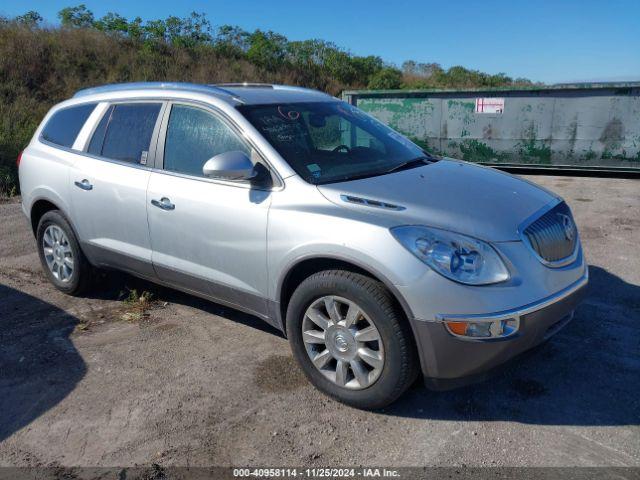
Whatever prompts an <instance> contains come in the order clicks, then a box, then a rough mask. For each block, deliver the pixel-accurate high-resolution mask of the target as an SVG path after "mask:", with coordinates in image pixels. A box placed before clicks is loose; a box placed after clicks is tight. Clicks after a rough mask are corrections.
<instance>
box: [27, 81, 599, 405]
mask: <svg viewBox="0 0 640 480" xmlns="http://www.w3.org/2000/svg"><path fill="white" fill-rule="evenodd" d="M19 170H20V186H21V190H22V203H23V209H24V212H25V214H26V215H27V217H29V219H30V222H31V225H32V227H33V231H34V233H35V235H36V238H37V245H38V251H39V254H40V259H41V261H42V265H43V267H44V270H45V272H46V274H47V275H48V277H49V279H50V280H51V282H52V283H53V284H54V285H55V286H56V287H57V288H58V289H60V290H62V291H63V292H66V293H68V294H72V295H75V294H79V293H80V292H81V291H82V290H83V289H84V288H85V287H86V286H87V284H88V283H89V281H90V279H91V276H92V271H93V269H94V268H110V269H119V270H124V271H126V272H129V273H131V274H133V275H136V276H139V277H142V278H145V279H148V280H151V281H153V282H157V283H160V284H163V285H167V286H170V287H174V288H176V289H179V290H183V291H185V292H188V293H191V294H194V295H198V296H202V297H205V298H208V299H211V300H213V301H215V302H219V303H222V304H225V305H228V306H231V307H233V308H237V309H241V310H243V311H246V312H249V313H251V314H253V315H256V316H258V317H260V318H262V319H264V320H265V321H267V322H269V323H270V324H272V325H273V326H275V327H276V328H277V329H279V330H281V331H282V332H284V333H285V334H286V336H287V337H288V339H289V341H290V343H291V347H292V350H293V354H294V356H295V358H296V359H297V361H298V362H299V364H300V366H301V368H302V370H303V371H304V373H305V374H306V376H307V377H308V378H309V380H310V381H311V382H312V383H313V384H314V385H315V386H316V387H317V388H319V389H320V390H322V391H323V392H325V393H327V394H329V395H331V396H332V397H334V398H337V399H339V400H341V401H343V402H345V403H348V404H351V405H354V406H357V407H361V408H379V407H382V406H384V405H387V404H389V403H390V402H392V401H394V400H395V399H397V398H398V397H399V396H400V395H401V394H402V393H403V392H404V391H405V390H406V389H407V387H408V386H409V385H410V384H411V383H412V382H413V381H414V380H415V379H416V377H417V376H418V375H419V374H420V372H421V374H422V376H423V377H424V379H425V381H426V383H427V385H428V386H430V387H431V388H434V389H446V388H450V387H454V386H457V385H461V384H465V383H468V382H470V381H474V380H477V379H479V378H482V377H483V376H485V375H486V374H487V373H488V372H489V371H490V370H493V369H494V367H497V366H498V365H500V364H502V363H504V362H505V361H506V360H508V359H510V358H511V357H514V356H515V355H517V354H519V353H521V352H523V351H525V350H527V349H530V348H531V347H533V346H535V345H537V344H539V343H541V342H543V341H544V340H545V339H547V338H549V336H551V335H552V334H554V333H555V332H557V331H558V330H559V329H560V328H561V327H562V326H563V325H565V324H566V323H567V322H568V321H569V320H570V319H571V317H572V314H573V311H574V309H575V307H576V305H577V303H578V302H579V301H580V299H581V297H582V295H583V293H584V290H585V289H584V287H585V285H586V284H587V267H586V264H585V261H584V258H583V254H582V249H581V246H580V241H579V238H578V232H577V230H576V227H575V224H574V222H573V218H572V215H571V212H570V210H569V208H568V207H567V205H566V204H565V203H564V202H563V201H562V199H561V198H559V197H558V196H557V195H555V194H553V193H551V192H549V191H547V190H544V189H542V188H540V187H538V186H536V185H534V184H532V183H529V182H527V181H525V180H522V179H519V178H515V177H513V176H510V175H508V174H506V173H503V172H500V171H497V170H494V169H491V168H484V167H480V166H477V165H473V164H469V163H465V162H461V161H457V160H452V159H440V158H437V157H434V156H432V155H430V154H429V153H427V152H425V151H424V150H422V149H421V148H419V147H418V146H416V145H415V144H414V143H412V142H411V141H409V140H408V139H406V138H405V137H403V136H402V135H400V134H398V133H397V132H395V131H393V130H391V129H389V128H388V127H386V126H384V125H383V124H381V123H379V122H378V121H376V120H375V119H373V118H372V117H370V116H368V115H367V114H365V113H363V112H362V111H360V110H358V109H357V108H354V107H353V106H351V105H349V104H347V103H344V102H341V101H339V100H337V99H336V98H333V97H331V96H329V95H326V94H323V93H321V92H317V91H313V90H307V89H302V88H295V87H287V86H276V85H253V84H241V85H218V86H216V85H211V86H210V85H192V84H176V83H139V84H123V85H111V86H104V87H98V88H93V89H89V90H82V91H80V92H78V93H77V94H76V95H75V96H74V97H73V98H72V99H70V100H68V101H65V102H62V103H61V104H59V105H56V106H55V107H53V108H52V109H51V111H50V112H49V113H48V114H47V116H46V117H45V119H44V120H43V122H42V124H41V125H40V127H39V128H38V130H37V131H36V133H35V135H34V137H33V140H32V141H31V143H30V144H29V146H28V147H27V148H26V150H25V151H24V152H23V154H22V156H21V162H20V167H19Z"/></svg>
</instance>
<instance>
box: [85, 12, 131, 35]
mask: <svg viewBox="0 0 640 480" xmlns="http://www.w3.org/2000/svg"><path fill="white" fill-rule="evenodd" d="M94 26H95V28H97V29H98V30H102V31H103V32H110V33H119V34H127V33H128V32H129V21H128V20H127V19H126V18H124V17H123V16H122V15H118V14H117V13H113V12H109V13H107V14H106V15H105V16H104V17H102V18H101V19H99V20H97V21H96V22H94Z"/></svg>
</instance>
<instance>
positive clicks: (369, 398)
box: [286, 270, 418, 410]
mask: <svg viewBox="0 0 640 480" xmlns="http://www.w3.org/2000/svg"><path fill="white" fill-rule="evenodd" d="M336 304H337V306H335V305H336ZM327 305H328V306H327ZM352 308H354V312H360V313H359V314H358V316H357V317H356V316H355V313H354V315H353V316H352V318H357V319H359V320H356V321H353V323H352V324H351V326H349V327H348V328H346V330H348V332H347V331H346V330H345V327H344V325H347V322H350V320H347V319H348V318H349V317H350V315H351V309H352ZM330 309H331V310H333V312H334V316H333V317H332V315H331V314H330V313H329V311H330ZM312 317H313V318H314V320H312ZM335 318H338V319H342V320H341V321H340V322H335ZM326 320H329V322H328V323H325V321H326ZM316 322H318V323H316ZM343 324H344V325H343ZM320 325H324V327H325V328H323V327H322V326H320ZM371 326H373V327H374V328H373V329H371V328H370V327H371ZM286 330H287V337H288V339H289V343H290V344H291V349H292V351H293V355H294V357H295V358H296V360H297V361H298V363H299V364H300V366H301V368H302V371H303V372H304V374H305V375H306V377H307V378H308V379H309V381H310V382H311V383H312V384H313V385H314V386H315V387H316V388H318V389H319V390H320V391H322V392H323V393H325V394H327V395H329V396H330V397H332V398H334V399H336V400H338V401H340V402H343V403H345V404H348V405H351V406H353V407H356V408H361V409H366V410H372V409H379V408H383V407H385V406H387V405H389V404H391V403H392V402H394V401H395V400H396V399H397V398H398V397H400V396H401V395H402V394H403V393H404V392H405V391H406V390H407V388H409V386H410V385H411V384H412V383H413V382H414V381H415V379H416V377H417V374H418V369H417V352H416V347H415V344H414V340H413V334H412V332H411V329H410V327H409V325H408V322H407V321H406V319H405V318H404V315H403V313H402V312H401V310H400V309H399V307H398V306H397V304H396V302H395V299H394V298H393V296H392V295H391V293H390V292H389V291H388V290H387V289H386V288H385V287H384V285H383V284H381V283H380V282H378V281H376V280H374V279H372V278H369V277H367V276H364V275H361V274H358V273H353V272H349V271H345V270H326V271H322V272H318V273H316V274H314V275H312V276H310V277H308V278H307V279H306V280H304V281H303V282H302V283H301V284H300V285H299V286H298V288H297V289H296V290H295V292H294V293H293V295H292V296H291V299H290V301H289V305H288V307H287V315H286ZM303 330H304V332H305V333H304V334H303ZM374 330H376V331H375V332H374ZM350 333H351V336H349V334H350ZM376 334H377V337H376ZM374 338H377V340H373V341H367V340H371V339H374ZM361 340H364V341H361ZM325 350H326V352H325ZM327 352H328V354H329V357H331V358H330V359H329V360H327V358H328V357H327ZM372 352H373V353H374V354H375V355H372V354H371V353H372ZM364 353H366V355H364ZM334 355H335V356H334ZM374 356H375V359H376V361H375V362H372V364H369V363H368V362H371V360H372V358H373V357H374ZM312 357H313V358H314V360H312ZM380 358H382V366H381V367H379V364H380ZM364 359H366V361H365V360H364ZM314 361H315V362H316V364H319V365H322V364H323V363H324V362H325V361H326V362H327V363H326V364H325V365H324V366H322V367H317V366H316V365H315V364H314ZM345 364H347V366H345ZM372 365H374V366H372ZM363 366H364V367H365V368H364V374H363V368H362V367H363ZM355 367H357V368H355ZM334 370H335V372H334ZM339 371H340V373H338V372H339ZM358 372H359V375H356V373H358Z"/></svg>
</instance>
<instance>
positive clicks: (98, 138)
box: [88, 103, 162, 164]
mask: <svg viewBox="0 0 640 480" xmlns="http://www.w3.org/2000/svg"><path fill="white" fill-rule="evenodd" d="M161 106H162V104H160V103H132V104H117V105H114V106H112V107H111V108H110V109H109V110H107V112H106V113H105V115H104V116H103V117H102V120H101V121H100V123H99V124H98V126H97V128H96V131H95V132H94V134H93V137H92V138H91V142H90V143H89V149H88V152H89V153H92V154H94V155H99V156H101V157H106V158H111V159H113V160H121V161H124V162H131V163H143V164H144V163H146V159H147V155H148V153H149V145H150V144H151V136H152V135H153V129H154V127H155V125H156V120H157V118H158V113H159V112H160V107H161Z"/></svg>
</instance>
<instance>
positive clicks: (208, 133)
mask: <svg viewBox="0 0 640 480" xmlns="http://www.w3.org/2000/svg"><path fill="white" fill-rule="evenodd" d="M235 150H240V151H243V152H245V153H246V154H247V155H248V156H250V155H251V153H250V151H249V149H248V148H247V146H246V145H245V143H244V142H242V140H240V138H239V137H238V136H237V135H236V134H235V133H234V132H233V131H232V130H231V128H230V127H229V126H227V125H226V124H225V123H224V122H223V121H222V120H220V119H219V118H218V117H216V116H215V115H213V114H211V113H209V112H206V111H204V110H201V109H199V108H194V107H188V106H185V105H174V106H173V107H172V108H171V115H170V116H169V124H168V126H167V139H166V141H165V147H164V168H165V170H171V171H174V172H179V173H185V174H189V175H199V176H202V166H203V165H204V164H205V162H206V161H207V160H209V159H210V158H211V157H213V156H215V155H218V154H219V153H224V152H231V151H235Z"/></svg>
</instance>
